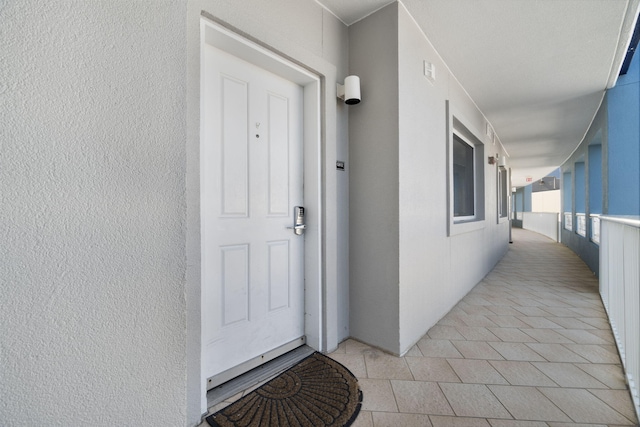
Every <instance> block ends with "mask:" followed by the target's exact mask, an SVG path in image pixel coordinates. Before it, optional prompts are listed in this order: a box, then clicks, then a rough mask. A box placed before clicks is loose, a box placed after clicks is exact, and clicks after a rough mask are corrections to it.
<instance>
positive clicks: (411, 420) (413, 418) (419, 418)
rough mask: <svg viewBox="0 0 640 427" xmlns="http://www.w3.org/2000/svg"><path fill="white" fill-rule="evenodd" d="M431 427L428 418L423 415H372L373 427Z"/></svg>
mask: <svg viewBox="0 0 640 427" xmlns="http://www.w3.org/2000/svg"><path fill="white" fill-rule="evenodd" d="M431 425H432V424H431V421H430V420H429V416H428V415H425V414H394V413H390V412H374V413H373V427H398V426H402V427H431Z"/></svg>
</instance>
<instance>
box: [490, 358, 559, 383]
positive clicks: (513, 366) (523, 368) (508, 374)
mask: <svg viewBox="0 0 640 427" xmlns="http://www.w3.org/2000/svg"><path fill="white" fill-rule="evenodd" d="M489 363H491V365H492V366H493V367H494V368H495V369H496V370H497V371H498V372H500V375H502V376H503V377H504V378H505V379H506V380H507V381H508V382H509V384H511V385H520V386H532V387H536V386H539V387H555V386H557V384H556V383H555V382H553V381H552V380H551V379H550V378H549V377H548V376H546V375H545V374H543V373H542V371H540V370H539V369H538V368H536V367H535V366H533V365H532V364H531V363H529V362H515V361H509V360H492V361H491V362H489Z"/></svg>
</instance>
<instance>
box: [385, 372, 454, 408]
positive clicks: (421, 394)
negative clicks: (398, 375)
mask: <svg viewBox="0 0 640 427" xmlns="http://www.w3.org/2000/svg"><path fill="white" fill-rule="evenodd" d="M391 385H392V386H393V392H394V394H395V397H396V400H397V402H398V409H399V411H400V412H407V413H413V414H432V415H454V412H453V410H452V408H451V406H450V405H449V402H447V399H446V398H445V396H444V394H442V390H441V389H440V387H439V386H438V383H433V382H424V381H399V380H393V381H391Z"/></svg>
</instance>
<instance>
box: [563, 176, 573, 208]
mask: <svg viewBox="0 0 640 427" xmlns="http://www.w3.org/2000/svg"><path fill="white" fill-rule="evenodd" d="M572 188H573V186H572V184H571V172H565V173H563V174H562V211H563V212H573V203H572V201H571V199H572V195H573V190H572Z"/></svg>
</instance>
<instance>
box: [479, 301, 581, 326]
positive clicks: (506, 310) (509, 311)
mask: <svg viewBox="0 0 640 427" xmlns="http://www.w3.org/2000/svg"><path fill="white" fill-rule="evenodd" d="M509 302H510V304H509V305H495V306H491V307H487V308H488V309H489V310H491V311H492V312H493V313H495V314H496V315H497V316H501V317H502V316H522V313H520V312H519V311H518V310H515V309H514V308H513V307H511V305H513V302H511V301H509ZM574 314H575V313H574ZM490 319H491V321H493V322H495V319H494V318H493V317H490Z"/></svg>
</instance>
